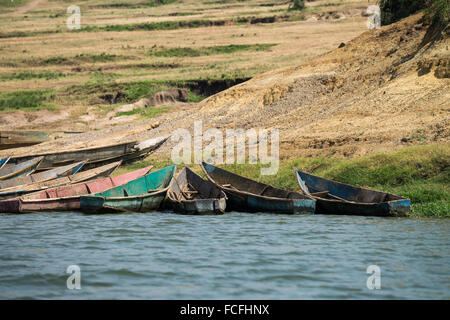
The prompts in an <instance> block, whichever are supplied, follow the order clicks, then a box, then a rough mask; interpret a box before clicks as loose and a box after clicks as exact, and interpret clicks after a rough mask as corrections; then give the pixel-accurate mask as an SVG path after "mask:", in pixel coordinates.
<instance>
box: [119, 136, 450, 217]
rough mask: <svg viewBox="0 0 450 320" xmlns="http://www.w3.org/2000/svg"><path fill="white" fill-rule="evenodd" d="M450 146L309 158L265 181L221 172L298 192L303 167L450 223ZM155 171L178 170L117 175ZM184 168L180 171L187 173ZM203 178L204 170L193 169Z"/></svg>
mask: <svg viewBox="0 0 450 320" xmlns="http://www.w3.org/2000/svg"><path fill="white" fill-rule="evenodd" d="M449 159H450V144H448V143H447V144H430V145H417V146H410V147H405V148H403V149H400V150H398V151H391V152H383V153H376V154H371V155H367V156H363V157H358V158H353V159H348V158H332V157H305V158H291V159H282V160H280V165H279V170H278V173H277V174H276V175H266V176H262V175H261V174H260V172H261V170H260V169H261V168H262V167H267V165H262V164H260V163H258V164H256V165H255V164H248V163H246V164H234V165H223V166H221V167H223V168H225V169H227V170H230V171H232V172H235V173H237V174H240V175H243V176H246V177H248V178H251V179H255V180H257V181H261V182H264V183H267V184H270V185H273V186H275V187H278V188H283V189H289V190H298V186H297V182H296V179H295V176H294V172H293V170H292V168H293V167H297V168H298V169H300V170H302V169H303V170H306V171H308V172H311V173H313V174H315V175H318V176H321V177H324V178H327V179H332V180H335V181H339V182H342V183H348V184H352V185H357V186H361V187H366V188H369V189H374V190H380V191H384V192H390V193H394V194H398V195H401V196H404V197H407V198H409V199H410V200H411V203H412V206H411V212H410V214H409V217H413V218H429V217H442V218H448V217H450V187H449V185H448V181H449V173H450V169H449V168H450V160H449ZM150 164H151V165H153V166H154V167H155V169H154V170H156V169H159V168H162V167H165V166H168V165H170V164H172V160H171V159H170V155H166V154H154V155H150V156H149V157H148V158H147V159H145V160H143V161H139V162H136V163H133V164H130V165H125V166H123V167H121V168H120V169H118V170H117V171H116V172H115V175H119V174H122V173H125V172H128V171H131V170H136V169H137V168H141V167H144V166H147V165H150ZM181 166H183V164H181V165H180V166H179V168H181ZM189 167H191V168H193V170H194V171H196V172H197V173H199V174H202V175H203V173H202V172H201V169H200V166H199V165H197V164H194V165H189Z"/></svg>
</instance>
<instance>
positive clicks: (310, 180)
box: [294, 168, 411, 217]
mask: <svg viewBox="0 0 450 320" xmlns="http://www.w3.org/2000/svg"><path fill="white" fill-rule="evenodd" d="M294 172H295V175H296V177H297V182H298V185H299V187H300V189H301V190H302V192H303V193H305V194H306V195H308V196H310V197H312V198H313V199H316V201H317V204H316V213H317V214H340V215H358V216H381V217H389V216H394V217H395V216H397V217H398V216H406V214H407V212H408V211H409V210H410V207H411V202H410V200H409V199H407V198H405V197H402V196H398V195H395V194H391V193H386V192H381V191H375V190H370V189H365V188H360V187H356V186H352V185H349V184H345V183H340V182H336V181H332V180H328V179H325V178H321V177H318V176H315V175H312V174H310V173H306V172H303V171H299V170H297V169H296V168H294Z"/></svg>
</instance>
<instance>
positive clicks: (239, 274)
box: [0, 212, 450, 299]
mask: <svg viewBox="0 0 450 320" xmlns="http://www.w3.org/2000/svg"><path fill="white" fill-rule="evenodd" d="M1 219H2V224H1V226H0V298H3V299H10V298H38V299H49V298H50V299H55V298H62V299H74V298H76V299H84V298H87V299H340V298H342V299H450V281H449V280H450V267H449V266H450V259H449V256H448V253H449V249H450V239H449V230H450V222H449V220H442V219H431V220H416V219H394V218H366V217H350V216H319V215H316V216H315V215H295V216H289V215H271V214H247V213H237V212H233V213H229V214H225V215H223V216H182V215H175V214H170V213H148V214H124V215H103V216H99V215H97V216H91V215H83V214H79V213H61V214H59V213H48V214H27V215H1ZM69 265H78V266H79V267H80V269H81V289H80V290H69V289H67V286H66V281H67V278H68V277H69V274H67V273H66V270H67V267H68V266H69ZM370 265H377V266H379V267H380V269H381V289H380V290H369V289H368V288H367V286H366V281H367V278H368V277H369V276H370V274H367V272H366V270H367V267H368V266H370Z"/></svg>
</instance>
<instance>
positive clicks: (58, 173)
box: [0, 161, 86, 193]
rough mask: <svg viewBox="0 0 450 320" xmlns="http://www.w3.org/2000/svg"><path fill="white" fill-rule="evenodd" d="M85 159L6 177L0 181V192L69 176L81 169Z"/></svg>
mask: <svg viewBox="0 0 450 320" xmlns="http://www.w3.org/2000/svg"><path fill="white" fill-rule="evenodd" d="M85 163H86V161H81V162H77V163H74V164H70V165H67V166H62V167H58V168H55V169H51V170H47V171H42V172H39V173H33V174H30V175H28V176H24V177H18V178H15V179H8V180H4V181H0V193H1V192H2V191H3V189H7V188H13V187H18V186H24V185H29V184H33V183H39V182H44V181H49V180H53V179H58V178H62V177H64V176H70V175H73V174H75V173H77V172H78V171H80V170H81V168H82V167H83V165H84V164H85Z"/></svg>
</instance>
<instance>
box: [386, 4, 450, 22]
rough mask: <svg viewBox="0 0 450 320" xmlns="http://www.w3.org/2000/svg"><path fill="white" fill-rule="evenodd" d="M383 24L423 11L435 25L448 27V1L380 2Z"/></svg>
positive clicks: (449, 19)
mask: <svg viewBox="0 0 450 320" xmlns="http://www.w3.org/2000/svg"><path fill="white" fill-rule="evenodd" d="M379 5H380V9H381V24H382V25H387V24H391V23H394V22H396V21H399V20H400V19H403V18H406V17H408V16H410V15H411V14H414V13H416V12H418V11H420V10H422V9H426V13H427V15H428V16H430V17H431V18H432V19H433V21H434V22H435V23H439V24H441V25H442V26H446V25H447V24H448V23H449V22H450V17H449V16H450V2H449V1H448V0H379Z"/></svg>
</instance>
